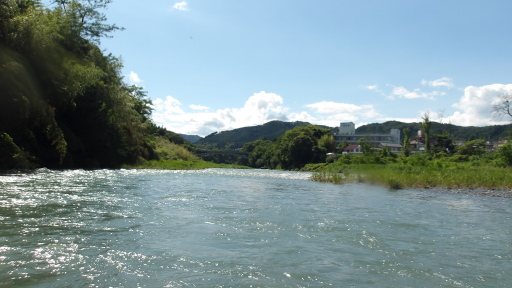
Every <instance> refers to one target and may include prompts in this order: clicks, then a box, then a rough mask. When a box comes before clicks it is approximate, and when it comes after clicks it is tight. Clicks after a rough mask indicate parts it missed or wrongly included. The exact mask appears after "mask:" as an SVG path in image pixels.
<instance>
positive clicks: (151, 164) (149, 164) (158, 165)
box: [123, 160, 251, 170]
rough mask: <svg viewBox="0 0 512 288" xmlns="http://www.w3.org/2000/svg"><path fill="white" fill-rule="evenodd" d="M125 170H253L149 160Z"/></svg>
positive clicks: (212, 164) (189, 161) (189, 162)
mask: <svg viewBox="0 0 512 288" xmlns="http://www.w3.org/2000/svg"><path fill="white" fill-rule="evenodd" d="M123 168H131V169H165V170H200V169H207V168H235V169H251V168H249V167H246V166H240V165H234V164H217V163H213V162H207V161H202V160H149V161H145V162H143V163H141V164H138V165H125V166H123Z"/></svg>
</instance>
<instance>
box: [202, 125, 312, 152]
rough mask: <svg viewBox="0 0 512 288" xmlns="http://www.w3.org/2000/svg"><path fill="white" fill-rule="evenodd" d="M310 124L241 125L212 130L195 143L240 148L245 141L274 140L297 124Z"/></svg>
mask: <svg viewBox="0 0 512 288" xmlns="http://www.w3.org/2000/svg"><path fill="white" fill-rule="evenodd" d="M308 125H311V124H310V123H307V122H300V121H296V122H283V121H278V120H276V121H270V122H268V123H265V124H263V125H257V126H251V127H243V128H238V129H234V130H229V131H222V132H214V133H212V134H210V135H208V136H206V137H204V138H203V139H201V140H199V141H197V142H196V143H195V144H197V145H205V146H209V145H212V146H214V147H217V148H231V149H237V148H242V146H244V144H245V143H248V142H252V141H256V140H258V139H262V138H265V139H268V140H274V139H277V138H278V137H279V136H281V135H283V134H284V133H285V132H286V131H288V130H291V129H293V128H295V127H298V126H308Z"/></svg>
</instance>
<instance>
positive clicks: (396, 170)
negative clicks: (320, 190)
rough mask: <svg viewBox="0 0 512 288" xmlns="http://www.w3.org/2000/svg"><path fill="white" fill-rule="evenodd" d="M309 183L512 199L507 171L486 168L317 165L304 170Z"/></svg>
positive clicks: (511, 188) (482, 166) (497, 168)
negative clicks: (354, 184) (351, 184)
mask: <svg viewBox="0 0 512 288" xmlns="http://www.w3.org/2000/svg"><path fill="white" fill-rule="evenodd" d="M308 168H309V171H312V172H314V174H313V176H312V177H311V180H313V181H318V182H330V183H337V184H341V183H367V184H374V185H379V186H383V187H387V188H389V189H396V190H398V189H418V190H429V191H439V192H442V193H457V194H473V195H483V196H493V197H506V198H512V177H510V176H511V175H512V171H511V170H510V168H500V167H492V166H490V165H481V166H476V167H475V166H471V165H452V166H446V167H444V166H441V165H433V166H431V165H425V166H404V165H396V164H352V165H332V164H331V165H319V166H316V167H311V166H310V167H308Z"/></svg>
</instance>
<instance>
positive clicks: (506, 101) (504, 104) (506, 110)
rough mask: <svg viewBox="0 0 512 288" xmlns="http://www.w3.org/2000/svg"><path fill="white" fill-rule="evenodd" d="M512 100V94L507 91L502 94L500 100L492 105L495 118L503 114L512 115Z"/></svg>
mask: <svg viewBox="0 0 512 288" xmlns="http://www.w3.org/2000/svg"><path fill="white" fill-rule="evenodd" d="M511 102H512V95H510V94H508V93H506V94H503V95H501V96H500V99H499V102H498V103H497V104H495V105H493V107H492V112H493V116H494V118H501V117H503V116H510V117H512V110H511V107H510V104H511Z"/></svg>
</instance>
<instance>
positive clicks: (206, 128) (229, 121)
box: [153, 91, 289, 136]
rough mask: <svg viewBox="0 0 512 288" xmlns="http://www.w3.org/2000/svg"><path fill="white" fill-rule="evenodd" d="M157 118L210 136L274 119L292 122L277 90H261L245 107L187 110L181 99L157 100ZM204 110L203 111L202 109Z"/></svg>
mask: <svg viewBox="0 0 512 288" xmlns="http://www.w3.org/2000/svg"><path fill="white" fill-rule="evenodd" d="M153 103H154V106H155V110H154V112H153V120H154V121H155V123H156V124H158V125H163V126H164V127H166V128H167V129H169V130H171V131H174V132H178V133H184V134H198V135H201V136H205V135H208V134H210V133H212V132H215V131H222V130H232V129H236V128H240V127H247V126H254V125H260V124H263V123H266V122H268V121H272V120H282V121H289V119H288V117H287V115H286V111H287V110H288V109H287V108H286V107H284V106H283V105H282V104H283V98H282V97H281V96H279V95H277V94H275V93H267V92H264V91H262V92H259V93H255V94H254V95H252V96H251V97H249V98H248V99H247V101H246V102H245V104H244V106H243V107H241V108H225V109H219V110H216V111H213V112H208V107H205V106H199V105H190V106H189V108H191V109H192V110H195V111H193V112H185V111H184V110H183V109H182V108H181V106H182V104H181V102H180V101H178V100H177V99H175V98H174V97H172V96H167V97H166V99H165V100H164V99H157V100H155V101H153ZM198 111H200V112H198Z"/></svg>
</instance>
